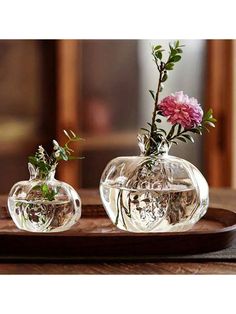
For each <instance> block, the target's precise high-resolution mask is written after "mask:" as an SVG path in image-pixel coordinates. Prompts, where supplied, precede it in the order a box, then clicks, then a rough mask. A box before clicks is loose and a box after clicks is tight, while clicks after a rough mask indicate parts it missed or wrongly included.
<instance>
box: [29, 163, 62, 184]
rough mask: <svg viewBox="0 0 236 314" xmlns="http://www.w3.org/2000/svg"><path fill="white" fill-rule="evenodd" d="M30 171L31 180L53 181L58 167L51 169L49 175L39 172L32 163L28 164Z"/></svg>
mask: <svg viewBox="0 0 236 314" xmlns="http://www.w3.org/2000/svg"><path fill="white" fill-rule="evenodd" d="M28 169H29V173H30V180H49V181H50V180H53V179H54V177H55V172H56V167H54V168H53V169H51V170H50V171H49V172H48V173H47V174H44V173H42V172H40V171H39V169H38V168H36V167H34V166H33V165H32V164H31V163H28Z"/></svg>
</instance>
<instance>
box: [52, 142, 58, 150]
mask: <svg viewBox="0 0 236 314" xmlns="http://www.w3.org/2000/svg"><path fill="white" fill-rule="evenodd" d="M52 142H53V145H54V146H53V149H54V150H57V149H58V148H59V147H60V146H59V144H58V143H57V141H56V140H53V141H52Z"/></svg>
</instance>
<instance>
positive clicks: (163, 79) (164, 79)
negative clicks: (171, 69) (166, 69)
mask: <svg viewBox="0 0 236 314" xmlns="http://www.w3.org/2000/svg"><path fill="white" fill-rule="evenodd" d="M167 79H168V75H167V73H165V74H164V75H163V77H162V80H161V81H162V82H165V81H166V80H167Z"/></svg>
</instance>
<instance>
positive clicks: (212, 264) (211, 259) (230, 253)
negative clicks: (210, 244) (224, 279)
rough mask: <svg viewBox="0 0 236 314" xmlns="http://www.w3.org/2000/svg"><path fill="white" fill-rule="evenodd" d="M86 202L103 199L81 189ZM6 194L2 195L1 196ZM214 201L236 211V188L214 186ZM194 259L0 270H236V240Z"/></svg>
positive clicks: (1, 266)
mask: <svg viewBox="0 0 236 314" xmlns="http://www.w3.org/2000/svg"><path fill="white" fill-rule="evenodd" d="M81 195H82V200H83V202H84V203H85V204H86V202H87V200H88V198H89V199H90V203H91V202H94V203H97V202H98V201H99V198H98V194H97V193H96V192H94V191H81ZM1 199H2V200H3V199H5V197H4V196H3V197H0V200H1ZM210 205H211V206H213V207H217V208H225V209H230V210H232V211H235V212H236V191H234V190H230V189H211V191H210ZM199 257H200V256H199V255H196V256H195V257H194V256H192V257H191V259H186V258H185V259H183V260H181V259H179V260H175V261H173V259H171V258H168V257H166V258H162V259H161V260H160V261H155V262H132V261H128V262H122V263H118V262H104V263H103V262H99V263H98V262H90V263H83V262H81V263H75V262H66V263H65V262H63V263H48V262H47V263H44V262H42V263H34V262H33V263H25V262H22V263H19V262H18V263H15V262H11V263H9V262H8V263H5V262H1V263H0V274H235V273H236V263H235V262H236V242H235V244H234V245H233V247H232V248H228V249H226V250H223V251H219V252H214V253H212V254H211V253H210V254H205V255H202V257H201V258H199Z"/></svg>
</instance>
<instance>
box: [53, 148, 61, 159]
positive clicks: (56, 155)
mask: <svg viewBox="0 0 236 314" xmlns="http://www.w3.org/2000/svg"><path fill="white" fill-rule="evenodd" d="M54 156H55V157H56V158H58V157H60V152H59V151H58V150H57V151H56V152H55V153H54Z"/></svg>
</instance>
